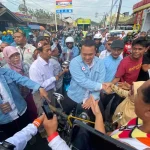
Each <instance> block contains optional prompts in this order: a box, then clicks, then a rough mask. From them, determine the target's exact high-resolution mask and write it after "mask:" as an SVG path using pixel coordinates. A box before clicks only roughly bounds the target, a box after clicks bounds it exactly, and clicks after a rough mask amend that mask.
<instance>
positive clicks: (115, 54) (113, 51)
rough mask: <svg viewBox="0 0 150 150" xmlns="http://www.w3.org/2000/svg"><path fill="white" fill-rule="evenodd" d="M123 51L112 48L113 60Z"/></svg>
mask: <svg viewBox="0 0 150 150" xmlns="http://www.w3.org/2000/svg"><path fill="white" fill-rule="evenodd" d="M122 51H123V49H120V48H113V49H111V55H112V57H113V58H115V59H117V58H118V57H119V55H120V54H121V53H122Z"/></svg>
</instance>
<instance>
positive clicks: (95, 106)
mask: <svg viewBox="0 0 150 150" xmlns="http://www.w3.org/2000/svg"><path fill="white" fill-rule="evenodd" d="M98 102H99V101H95V100H94V97H93V96H91V109H92V112H93V114H94V115H95V117H97V116H99V115H102V114H101V111H100V108H99V105H98Z"/></svg>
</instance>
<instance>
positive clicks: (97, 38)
mask: <svg viewBox="0 0 150 150" xmlns="http://www.w3.org/2000/svg"><path fill="white" fill-rule="evenodd" d="M101 40H102V35H101V34H95V36H94V41H95V46H96V55H97V56H98V57H99V55H100V53H101V52H102V51H103V50H105V46H104V45H103V44H102V42H101Z"/></svg>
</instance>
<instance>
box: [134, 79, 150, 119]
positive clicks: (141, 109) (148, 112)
mask: <svg viewBox="0 0 150 150" xmlns="http://www.w3.org/2000/svg"><path fill="white" fill-rule="evenodd" d="M149 85H150V81H147V82H145V83H144V84H143V85H142V86H141V87H140V88H139V89H138V90H137V95H136V96H135V99H134V104H135V113H136V115H137V117H139V118H140V119H142V120H143V121H147V120H150V104H146V103H145V102H144V100H143V92H142V90H144V89H145V88H148V86H149Z"/></svg>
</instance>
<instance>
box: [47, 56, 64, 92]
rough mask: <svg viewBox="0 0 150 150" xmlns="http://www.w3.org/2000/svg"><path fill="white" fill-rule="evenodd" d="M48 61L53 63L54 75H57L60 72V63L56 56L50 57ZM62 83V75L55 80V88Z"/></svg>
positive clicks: (58, 87)
mask: <svg viewBox="0 0 150 150" xmlns="http://www.w3.org/2000/svg"><path fill="white" fill-rule="evenodd" d="M50 62H51V63H52V65H53V69H54V76H57V75H58V74H59V73H60V72H62V68H61V65H60V63H59V61H58V58H57V57H51V59H50ZM62 85H63V75H62V76H61V77H60V78H59V80H58V81H56V90H58V89H60V88H61V87H62Z"/></svg>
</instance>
